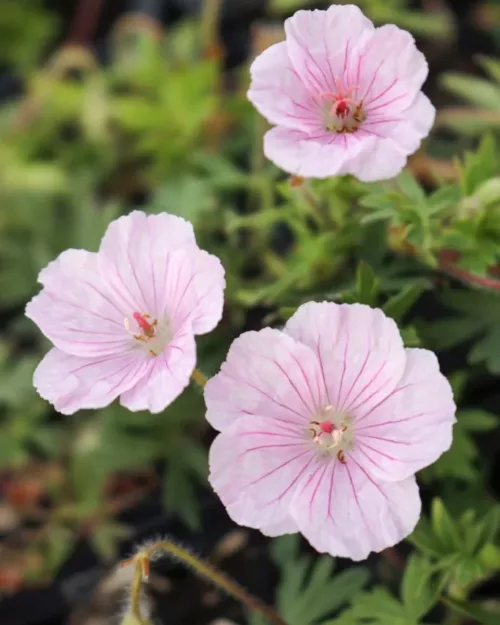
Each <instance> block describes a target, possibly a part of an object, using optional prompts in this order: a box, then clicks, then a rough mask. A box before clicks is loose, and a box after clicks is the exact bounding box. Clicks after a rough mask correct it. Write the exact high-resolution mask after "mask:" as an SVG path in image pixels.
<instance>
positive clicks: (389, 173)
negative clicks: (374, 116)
mask: <svg viewBox="0 0 500 625" xmlns="http://www.w3.org/2000/svg"><path fill="white" fill-rule="evenodd" d="M373 132H374V131H373V130H371V129H370V128H369V127H366V128H365V127H362V128H361V129H360V130H359V131H358V134H359V135H360V137H361V136H366V137H370V138H372V139H373V143H372V144H371V145H370V146H367V149H366V150H364V151H363V152H360V153H359V154H358V155H357V156H356V157H355V158H353V159H352V160H351V161H350V162H349V164H348V166H347V167H346V171H348V173H350V174H352V175H353V176H356V178H358V180H361V181H362V182H375V181H377V180H390V179H391V178H394V177H395V176H397V175H398V174H399V173H401V171H402V169H403V167H404V166H405V165H406V162H407V160H408V154H409V152H407V151H406V150H404V149H402V146H400V145H399V144H398V143H396V142H395V141H393V140H392V139H387V138H385V137H384V136H382V135H380V136H375V135H373V134H372V133H373Z"/></svg>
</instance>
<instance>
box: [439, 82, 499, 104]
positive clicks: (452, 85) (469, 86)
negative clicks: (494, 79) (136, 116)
mask: <svg viewBox="0 0 500 625" xmlns="http://www.w3.org/2000/svg"><path fill="white" fill-rule="evenodd" d="M441 82H442V84H443V85H444V86H445V87H446V89H448V91H450V92H451V93H453V94H454V95H458V96H460V97H461V98H462V99H464V100H466V101H467V102H470V103H471V104H476V105H479V106H482V107H484V108H486V109H489V110H492V111H497V110H498V109H499V108H500V87H498V86H497V85H495V84H493V83H491V82H488V81H487V80H485V79H484V78H476V77H475V76H467V75H465V74H459V73H455V72H448V73H446V74H444V75H443V76H442V77H441Z"/></svg>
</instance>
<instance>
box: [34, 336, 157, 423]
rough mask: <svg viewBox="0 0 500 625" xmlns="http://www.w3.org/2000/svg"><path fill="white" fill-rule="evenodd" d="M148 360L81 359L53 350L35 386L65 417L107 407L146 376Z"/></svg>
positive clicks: (127, 357) (130, 355)
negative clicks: (86, 410) (78, 412)
mask: <svg viewBox="0 0 500 625" xmlns="http://www.w3.org/2000/svg"><path fill="white" fill-rule="evenodd" d="M146 369H147V361H146V360H145V359H144V358H140V357H139V358H138V357H137V354H135V353H132V352H129V353H128V354H124V355H118V356H105V357H102V358H80V357H78V356H72V355H70V354H66V353H64V352H62V351H60V350H58V349H56V348H53V349H51V350H50V351H49V352H48V354H47V355H46V356H45V358H44V359H43V360H42V361H41V363H40V364H39V365H38V367H37V369H36V371H35V374H34V377H33V383H34V385H35V387H36V389H37V391H38V393H39V394H40V396H41V397H43V398H44V399H46V400H47V401H49V402H50V403H51V404H53V406H54V408H55V409H56V410H57V411H58V412H61V413H62V414H73V413H74V412H77V411H78V410H83V409H96V408H103V407H104V406H107V405H108V404H110V403H111V402H112V401H113V400H114V399H116V398H117V397H118V396H119V395H120V394H121V393H123V392H125V391H127V390H128V389H129V388H131V387H132V386H133V385H134V384H136V383H137V381H138V380H140V379H141V377H142V376H143V375H144V373H145V371H146Z"/></svg>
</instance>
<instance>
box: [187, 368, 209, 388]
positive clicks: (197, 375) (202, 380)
mask: <svg viewBox="0 0 500 625" xmlns="http://www.w3.org/2000/svg"><path fill="white" fill-rule="evenodd" d="M191 378H192V379H193V380H194V381H195V382H196V383H197V384H199V385H200V386H201V388H205V385H206V383H207V382H208V378H207V377H206V376H205V375H203V373H202V372H201V371H200V370H199V369H195V370H194V371H193V373H192V375H191Z"/></svg>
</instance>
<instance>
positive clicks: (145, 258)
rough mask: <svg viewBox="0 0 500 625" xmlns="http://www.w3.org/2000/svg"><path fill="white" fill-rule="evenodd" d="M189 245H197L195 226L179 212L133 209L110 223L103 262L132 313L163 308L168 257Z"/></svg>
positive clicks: (105, 272)
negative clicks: (155, 212)
mask: <svg viewBox="0 0 500 625" xmlns="http://www.w3.org/2000/svg"><path fill="white" fill-rule="evenodd" d="M187 246H188V247H189V246H193V247H194V246H195V239H194V233H193V227H192V225H191V224H190V223H189V222H187V221H185V220H184V219H182V218H181V217H177V216H175V215H169V214H167V213H161V214H159V215H146V214H145V213H143V212H141V211H133V212H132V213H130V214H129V215H126V216H125V217H120V218H119V219H116V220H115V221H113V222H112V223H111V224H110V225H109V227H108V229H107V230H106V233H105V235H104V237H103V239H102V241H101V246H100V248H99V255H98V256H99V263H100V267H101V271H102V274H103V278H104V279H105V281H106V284H107V285H108V287H109V288H110V289H111V290H112V291H113V292H114V293H115V296H116V298H117V299H118V298H119V299H120V301H121V302H122V305H123V307H124V308H125V309H127V312H128V314H129V315H130V314H131V313H133V312H140V313H146V312H147V313H149V314H158V313H159V312H160V306H159V302H158V298H159V297H160V296H161V293H162V292H163V287H164V284H163V280H164V277H165V262H166V257H167V256H168V255H169V254H170V253H171V252H173V251H174V250H177V249H182V248H185V247H187Z"/></svg>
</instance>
